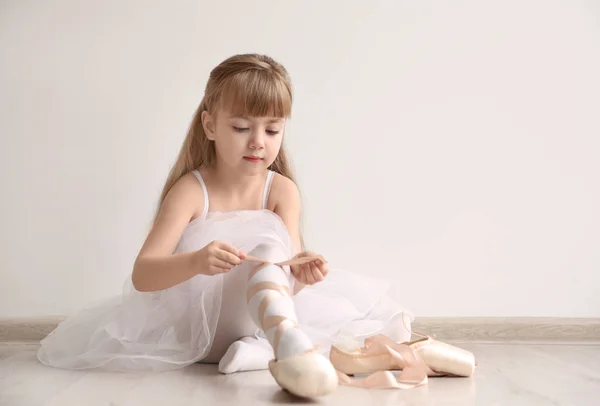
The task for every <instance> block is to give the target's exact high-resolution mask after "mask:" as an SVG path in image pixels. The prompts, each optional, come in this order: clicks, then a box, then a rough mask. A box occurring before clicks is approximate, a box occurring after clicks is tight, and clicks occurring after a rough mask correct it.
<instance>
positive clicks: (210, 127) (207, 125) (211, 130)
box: [202, 110, 215, 141]
mask: <svg viewBox="0 0 600 406" xmlns="http://www.w3.org/2000/svg"><path fill="white" fill-rule="evenodd" d="M202 127H203V128H204V133H205V134H206V138H208V139H209V140H211V141H214V140H215V121H214V120H213V117H212V116H211V115H210V113H209V112H208V111H206V110H204V111H203V112H202Z"/></svg>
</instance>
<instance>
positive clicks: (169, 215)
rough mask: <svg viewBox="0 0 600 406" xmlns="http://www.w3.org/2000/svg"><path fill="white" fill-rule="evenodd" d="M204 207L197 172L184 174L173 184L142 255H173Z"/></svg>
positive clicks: (202, 193)
mask: <svg viewBox="0 0 600 406" xmlns="http://www.w3.org/2000/svg"><path fill="white" fill-rule="evenodd" d="M203 210H204V192H203V191H202V186H201V185H200V183H199V182H198V180H197V179H196V177H195V176H194V174H193V173H188V174H186V175H183V176H182V177H181V178H180V179H179V180H177V182H175V184H174V185H173V186H172V187H171V189H170V190H169V192H168V193H167V195H166V196H165V199H164V201H163V203H162V205H161V207H160V210H159V213H158V216H157V218H156V221H155V222H154V224H153V226H152V229H151V230H150V233H149V234H148V236H147V238H146V241H145V242H144V245H143V246H142V249H141V250H140V253H139V256H143V255H146V254H148V255H170V254H172V253H173V250H174V249H175V247H176V245H177V242H178V241H179V239H180V238H181V235H182V234H183V232H184V230H185V227H186V226H187V225H188V223H189V222H190V221H192V220H193V219H194V218H195V217H198V216H199V215H200V213H202V211H203Z"/></svg>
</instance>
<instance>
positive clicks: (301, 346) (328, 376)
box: [246, 245, 338, 397]
mask: <svg viewBox="0 0 600 406" xmlns="http://www.w3.org/2000/svg"><path fill="white" fill-rule="evenodd" d="M250 254H251V255H254V256H256V257H259V258H263V259H265V260H266V261H269V262H270V263H269V264H263V265H259V266H258V267H256V268H255V269H254V270H253V271H252V272H251V273H250V275H249V279H248V291H247V295H246V299H247V301H248V310H249V312H250V316H251V317H252V320H254V322H255V323H256V325H257V326H259V327H260V329H261V330H262V331H263V332H264V333H265V335H266V337H267V339H268V340H269V342H270V343H271V346H272V347H273V352H274V356H275V360H272V361H270V362H269V370H270V371H271V374H272V375H273V377H274V378H275V380H276V381H277V383H278V384H279V385H280V386H281V387H282V388H284V389H286V390H288V391H290V392H291V393H294V394H296V395H299V396H307V397H312V396H320V395H326V394H328V393H331V392H332V391H333V390H334V389H335V388H336V387H337V383H338V378H337V374H336V371H335V369H334V368H333V366H332V365H331V363H330V362H329V360H328V359H327V358H325V357H324V356H323V355H321V354H319V353H317V352H316V351H313V344H312V343H311V341H310V339H309V338H308V336H307V335H306V334H305V333H304V332H303V331H301V330H300V329H299V328H297V323H298V318H297V316H296V312H295V309H294V302H293V301H292V298H291V297H290V283H289V278H288V274H287V273H286V272H285V271H284V270H283V269H282V268H281V267H279V266H277V265H274V264H273V263H274V262H278V261H281V260H285V259H287V258H285V255H284V253H283V252H281V251H279V250H278V249H277V248H276V247H273V246H269V245H261V246H258V247H257V248H256V249H255V250H253V251H252V252H251V253H250Z"/></svg>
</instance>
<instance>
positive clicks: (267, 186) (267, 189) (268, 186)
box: [262, 171, 275, 210]
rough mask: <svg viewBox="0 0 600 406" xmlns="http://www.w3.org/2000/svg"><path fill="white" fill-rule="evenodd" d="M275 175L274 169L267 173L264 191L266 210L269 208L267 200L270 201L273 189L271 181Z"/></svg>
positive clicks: (264, 207) (264, 206)
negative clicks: (270, 193)
mask: <svg viewBox="0 0 600 406" xmlns="http://www.w3.org/2000/svg"><path fill="white" fill-rule="evenodd" d="M274 175H275V172H273V171H269V173H267V182H266V183H265V191H264V193H263V205H262V208H263V210H266V208H267V201H269V192H270V191H271V182H273V176H274Z"/></svg>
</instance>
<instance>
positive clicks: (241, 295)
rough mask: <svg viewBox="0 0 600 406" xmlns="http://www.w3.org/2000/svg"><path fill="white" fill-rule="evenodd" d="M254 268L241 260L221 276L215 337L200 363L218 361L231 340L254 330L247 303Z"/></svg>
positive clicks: (254, 331)
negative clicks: (219, 306) (250, 275)
mask: <svg viewBox="0 0 600 406" xmlns="http://www.w3.org/2000/svg"><path fill="white" fill-rule="evenodd" d="M255 267H256V263H252V262H243V263H242V264H241V265H238V266H236V267H235V268H233V269H232V270H231V271H230V272H228V273H226V274H224V275H223V294H222V296H221V309H220V312H219V320H218V321H217V328H216V331H215V337H214V339H213V342H212V346H211V348H210V351H209V353H208V354H207V356H206V357H204V358H203V359H202V360H201V361H200V362H202V363H207V364H216V363H219V361H220V360H221V359H222V358H223V356H224V355H225V353H226V351H228V348H230V346H231V345H232V344H233V343H235V342H236V341H237V340H239V339H240V338H242V337H245V336H252V335H254V334H255V333H256V331H257V327H256V324H254V322H253V321H252V319H251V318H250V313H248V306H247V304H246V290H247V287H246V285H247V283H248V275H249V274H250V272H251V271H252V270H253V269H254V268H255ZM266 363H268V360H267V361H265V364H266ZM265 368H266V367H265Z"/></svg>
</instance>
